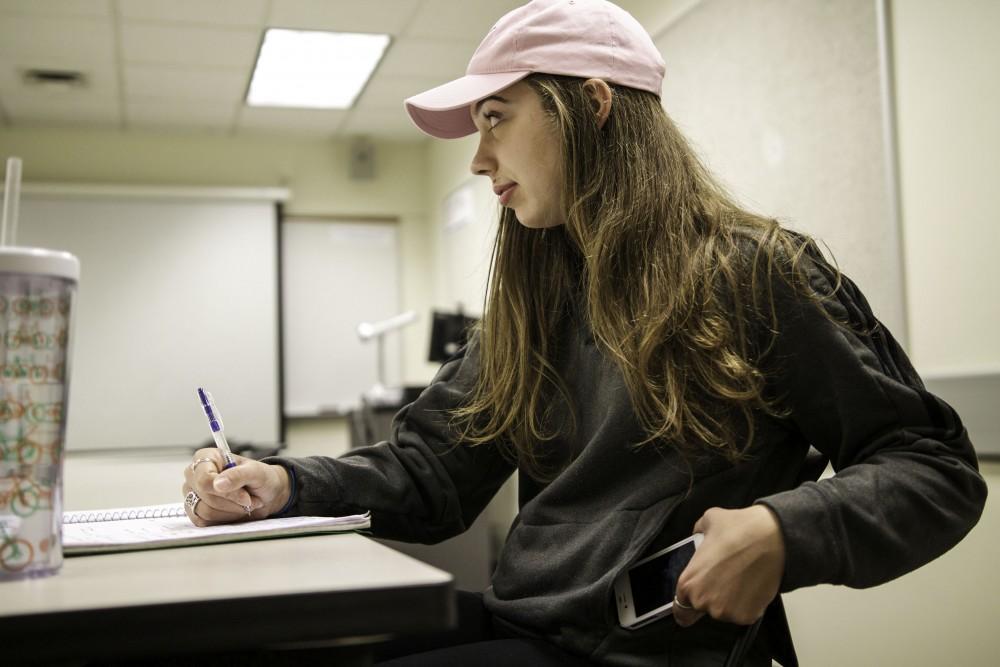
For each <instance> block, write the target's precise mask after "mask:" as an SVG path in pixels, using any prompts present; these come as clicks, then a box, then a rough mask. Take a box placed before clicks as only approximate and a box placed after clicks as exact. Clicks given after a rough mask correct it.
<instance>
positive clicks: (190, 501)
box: [184, 491, 201, 514]
mask: <svg viewBox="0 0 1000 667" xmlns="http://www.w3.org/2000/svg"><path fill="white" fill-rule="evenodd" d="M200 502H201V498H200V497H199V496H198V494H197V493H195V492H194V491H188V492H187V495H186V496H184V504H185V505H187V506H188V507H189V508H191V514H194V510H195V508H196V507H198V503H200Z"/></svg>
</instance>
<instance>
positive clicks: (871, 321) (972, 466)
mask: <svg viewBox="0 0 1000 667" xmlns="http://www.w3.org/2000/svg"><path fill="white" fill-rule="evenodd" d="M809 274H810V281H811V283H812V286H813V288H814V289H815V290H816V291H817V292H818V293H819V294H831V293H832V292H833V288H832V284H833V281H834V280H835V276H834V274H833V272H832V270H831V269H830V267H829V265H827V264H826V263H825V261H824V260H823V259H822V258H821V257H820V258H815V257H814V258H813V261H812V263H811V265H810V268H809ZM777 282H778V283H781V281H777ZM774 299H775V309H776V315H777V319H778V333H777V338H776V339H775V340H774V345H773V347H772V348H771V351H770V353H769V355H768V359H770V360H771V362H773V364H774V365H773V368H775V369H776V372H775V374H774V375H773V377H774V379H775V381H774V390H775V392H776V395H777V396H778V398H779V401H780V404H781V405H783V406H784V408H786V409H787V410H788V415H787V419H788V420H789V421H790V422H791V424H792V426H793V428H796V429H798V430H799V432H801V434H802V435H803V436H804V437H805V439H806V440H808V441H809V442H810V443H811V444H812V446H813V447H815V448H816V449H818V450H820V451H821V452H823V453H824V454H825V455H826V456H827V457H828V458H829V460H830V461H831V463H832V464H833V468H834V470H835V471H836V475H835V476H834V477H832V478H828V479H823V480H820V481H818V482H807V483H805V484H803V485H801V486H799V487H797V488H795V489H792V490H790V491H785V492H782V493H777V494H775V495H771V496H767V497H764V498H761V499H759V500H758V502H759V503H762V504H764V505H766V506H767V507H769V508H770V509H771V510H772V511H773V512H774V513H775V515H776V516H777V518H778V521H779V523H780V524H781V530H782V533H783V535H784V539H785V547H786V566H785V575H784V579H783V581H782V586H781V590H782V591H791V590H794V589H796V588H800V587H802V586H810V585H814V584H821V583H829V584H845V585H847V586H852V587H856V588H864V587H868V586H875V585H877V584H881V583H884V582H886V581H889V580H890V579H893V578H895V577H898V576H900V575H902V574H905V573H906V572H909V571H911V570H913V569H915V568H917V567H919V566H921V565H923V564H925V563H927V562H929V561H931V560H933V559H934V558H937V557H938V556H940V555H941V554H943V553H944V552H945V551H947V550H948V549H950V548H951V547H953V546H954V545H955V544H957V543H958V541H959V540H961V539H962V538H963V537H964V536H965V535H966V533H968V532H969V530H971V529H972V527H973V526H974V525H975V524H976V522H977V521H978V520H979V516H980V514H981V513H982V510H983V505H984V503H985V500H986V484H985V482H984V481H983V478H982V477H981V476H980V475H979V472H978V466H977V462H976V456H975V452H974V450H973V447H972V443H971V442H970V441H969V435H968V433H967V432H966V430H965V428H964V427H963V425H962V421H961V419H960V418H959V416H958V414H956V413H955V411H954V410H953V409H952V408H951V407H950V406H949V405H948V404H947V403H945V402H944V401H942V400H941V399H940V398H938V397H936V396H934V395H932V394H930V393H929V392H927V391H926V390H925V389H924V386H923V383H922V381H921V380H920V378H919V376H918V375H917V373H916V371H914V369H913V367H912V365H911V364H910V361H909V359H907V357H906V355H905V353H904V352H903V350H902V348H901V347H900V346H899V344H898V343H897V342H896V341H895V340H894V339H893V337H892V334H891V333H890V332H889V331H888V330H887V329H886V328H885V326H884V325H882V324H881V323H880V322H879V321H878V320H876V319H875V317H874V315H872V312H871V309H870V308H869V306H868V303H867V301H866V300H865V298H864V296H863V295H862V294H861V292H860V291H859V290H858V288H857V287H856V286H855V285H854V284H853V283H852V282H851V281H850V280H848V279H847V278H846V277H844V278H843V279H842V284H841V286H840V287H839V289H838V290H837V291H836V293H834V294H833V296H831V297H829V298H826V299H824V300H823V301H822V304H821V305H820V304H817V303H815V302H813V301H812V300H810V299H809V298H807V297H804V296H802V295H799V294H796V293H795V292H794V291H793V290H792V289H791V288H790V287H789V286H787V285H785V284H784V283H781V284H776V285H775V287H774ZM824 310H825V312H824ZM769 366H770V364H769Z"/></svg>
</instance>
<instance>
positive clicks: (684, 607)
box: [191, 491, 694, 611]
mask: <svg viewBox="0 0 1000 667" xmlns="http://www.w3.org/2000/svg"><path fill="white" fill-rule="evenodd" d="M191 493H194V491H192V492H191ZM674 606H676V607H677V608H678V609H686V610H688V611H691V610H692V609H694V607H691V606H689V605H686V604H684V603H683V602H681V601H680V600H678V599H677V596H676V595H675V596H674Z"/></svg>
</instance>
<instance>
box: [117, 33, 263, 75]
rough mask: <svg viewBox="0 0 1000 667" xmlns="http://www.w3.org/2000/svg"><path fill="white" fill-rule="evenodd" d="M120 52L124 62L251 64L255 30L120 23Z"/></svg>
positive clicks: (257, 40)
mask: <svg viewBox="0 0 1000 667" xmlns="http://www.w3.org/2000/svg"><path fill="white" fill-rule="evenodd" d="M121 30H122V53H123V57H124V60H125V62H127V63H150V64H152V63H157V64H175V65H193V66H197V67H202V66H204V67H245V68H248V69H249V68H251V67H253V63H254V59H255V58H256V57H257V45H258V44H259V42H260V31H258V30H226V29H218V28H216V29H213V28H196V27H192V26H186V27H180V26H165V25H162V24H154V23H132V22H125V23H123V24H122V29H121Z"/></svg>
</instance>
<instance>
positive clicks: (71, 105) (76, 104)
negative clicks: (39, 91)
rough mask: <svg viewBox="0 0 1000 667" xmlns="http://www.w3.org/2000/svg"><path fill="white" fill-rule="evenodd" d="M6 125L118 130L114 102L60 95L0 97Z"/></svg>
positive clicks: (119, 119) (117, 112)
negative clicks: (6, 119)
mask: <svg viewBox="0 0 1000 667" xmlns="http://www.w3.org/2000/svg"><path fill="white" fill-rule="evenodd" d="M3 107H4V109H5V110H6V111H7V117H8V118H9V119H10V124H11V125H15V126H25V127H27V126H41V125H49V126H67V125H84V126H96V127H119V126H120V124H121V115H120V113H119V109H118V100H117V98H107V97H101V98H80V97H74V96H60V95H19V96H16V97H7V96H4V97H3Z"/></svg>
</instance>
